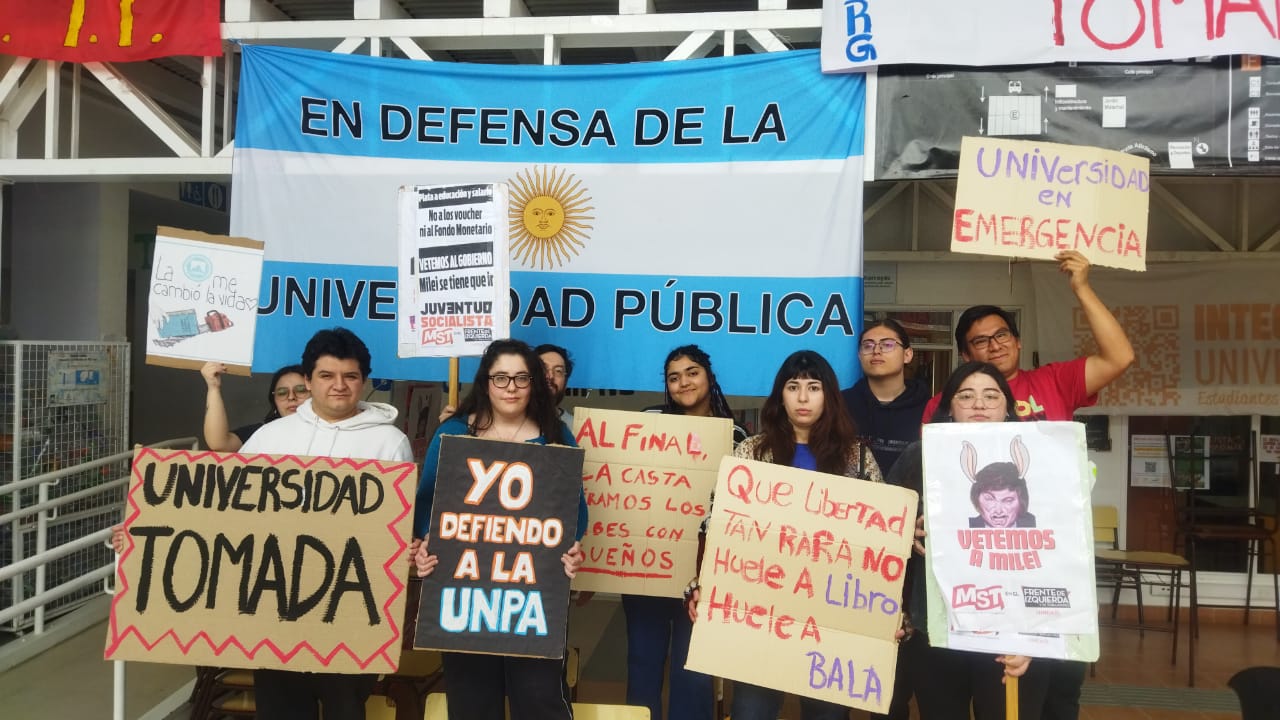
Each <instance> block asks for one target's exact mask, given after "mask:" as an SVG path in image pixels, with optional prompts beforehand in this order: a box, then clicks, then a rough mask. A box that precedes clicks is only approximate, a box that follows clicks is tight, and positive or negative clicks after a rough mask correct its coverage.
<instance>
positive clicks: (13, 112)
mask: <svg viewBox="0 0 1280 720" xmlns="http://www.w3.org/2000/svg"><path fill="white" fill-rule="evenodd" d="M44 89H45V79H44V75H42V74H41V73H40V72H38V71H36V72H32V73H31V74H29V75H27V79H26V80H23V81H22V83H21V84H20V85H19V86H18V91H17V92H15V93H13V94H12V95H13V96H12V97H10V98H9V99H8V102H6V103H5V104H4V105H2V106H0V120H4V121H5V122H7V123H9V128H10V129H11V130H13V131H14V132H17V130H18V128H20V127H22V123H23V122H24V121H25V120H26V119H27V115H29V114H30V113H31V109H32V108H34V107H35V106H36V103H37V102H39V101H40V98H42V97H44Z"/></svg>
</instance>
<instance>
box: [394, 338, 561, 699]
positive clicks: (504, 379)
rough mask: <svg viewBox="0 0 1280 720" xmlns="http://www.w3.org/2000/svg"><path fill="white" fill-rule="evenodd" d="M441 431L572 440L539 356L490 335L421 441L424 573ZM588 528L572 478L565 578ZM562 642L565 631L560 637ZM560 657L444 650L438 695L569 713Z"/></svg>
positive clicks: (432, 562) (419, 563) (420, 557)
mask: <svg viewBox="0 0 1280 720" xmlns="http://www.w3.org/2000/svg"><path fill="white" fill-rule="evenodd" d="M445 435H470V436H472V437H480V438H488V439H490V440H501V441H504V442H526V443H535V444H538V445H550V444H557V445H570V446H576V445H577V443H576V442H574V439H573V433H572V432H570V430H569V427H568V426H567V425H565V424H564V423H563V422H561V421H560V419H559V418H558V417H557V416H556V408H555V405H554V403H553V402H552V394H551V385H550V383H549V382H548V381H547V372H546V369H545V368H544V366H543V363H542V360H541V359H540V358H539V357H538V354H537V353H536V352H534V349H533V348H531V347H529V345H528V344H527V343H524V342H521V341H519V340H495V341H494V342H492V343H490V345H489V347H488V348H486V349H485V351H484V355H482V356H481V358H480V366H479V367H478V368H477V369H476V376H475V379H474V381H473V382H472V384H471V389H470V391H469V392H468V393H467V396H466V397H465V398H463V400H462V402H461V403H459V404H458V411H457V412H456V413H454V415H453V416H452V417H450V418H449V419H447V420H445V421H444V422H443V423H442V424H441V425H440V427H439V428H437V429H436V433H435V435H434V436H433V437H432V438H431V444H430V445H429V446H428V447H427V454H426V457H425V459H424V460H423V465H422V476H421V478H420V479H419V481H418V495H417V501H416V502H415V503H414V512H413V535H414V537H415V538H419V539H418V540H414V547H413V550H412V558H413V562H414V565H415V567H416V569H417V573H418V576H419V577H426V576H427V575H430V574H431V573H432V572H433V571H434V569H435V566H436V563H437V557H436V556H435V555H432V554H430V552H429V551H428V549H427V547H428V545H429V539H430V538H429V536H430V532H431V504H432V501H433V499H434V496H435V488H436V470H437V466H438V465H439V463H440V438H442V437H443V436H445ZM586 529H587V500H586V495H585V494H584V493H583V492H582V486H581V484H578V530H577V534H576V535H575V536H574V540H575V542H574V544H573V546H572V547H571V548H570V549H569V551H568V552H566V553H564V555H562V556H561V558H560V560H561V562H562V563H564V572H565V575H567V576H569V577H570V578H572V577H573V576H574V575H575V574H576V573H577V570H578V567H579V566H581V565H582V559H583V553H582V543H581V540H582V536H583V534H584V533H585V532H586ZM565 641H566V644H567V642H568V638H567V637H566V638H565ZM564 657H568V653H565V654H564V656H563V657H562V658H561V659H550V658H533V657H520V656H515V655H482V654H473V653H457V652H447V653H443V658H444V679H445V695H446V698H447V700H448V706H449V717H450V718H466V719H467V720H502V718H504V717H505V709H504V707H505V705H506V701H507V700H510V705H511V717H512V718H513V720H533V719H535V718H536V719H538V720H571V718H572V717H573V713H572V710H571V709H570V699H569V686H568V684H567V683H566V680H565V664H564V663H565V661H564V659H563V658H564Z"/></svg>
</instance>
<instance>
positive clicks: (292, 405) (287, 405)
mask: <svg viewBox="0 0 1280 720" xmlns="http://www.w3.org/2000/svg"><path fill="white" fill-rule="evenodd" d="M226 372H227V366H226V365H224V364H222V363H220V362H213V361H210V362H207V363H205V364H204V366H203V367H201V368H200V374H201V375H202V376H203V377H204V382H205V385H206V386H207V388H208V390H207V392H206V393H205V406H204V444H205V445H206V446H207V447H208V448H209V449H210V450H213V451H214V452H235V451H237V450H239V449H240V447H241V446H243V445H244V444H245V442H246V441H247V440H248V439H249V437H250V436H251V435H253V434H254V433H255V432H257V430H258V428H260V427H262V426H263V425H265V424H267V423H269V422H271V421H272V420H278V419H280V418H282V417H288V416H290V415H292V414H294V413H295V412H297V411H298V406H299V405H301V404H302V402H303V401H304V400H306V399H307V398H309V397H311V391H310V390H308V389H307V382H306V379H305V378H303V377H302V366H301V365H285V366H284V367H282V368H280V369H279V370H276V372H275V374H274V375H272V376H271V385H270V386H269V387H270V388H271V389H270V390H268V391H267V406H268V410H267V415H266V417H264V418H263V419H262V422H260V423H251V424H249V425H245V426H243V427H238V428H236V429H234V430H230V429H228V425H229V423H228V422H227V406H226V404H224V403H223V401H222V376H223V375H224V374H226Z"/></svg>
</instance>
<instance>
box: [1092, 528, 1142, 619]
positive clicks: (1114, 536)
mask: <svg viewBox="0 0 1280 720" xmlns="http://www.w3.org/2000/svg"><path fill="white" fill-rule="evenodd" d="M1093 542H1094V545H1095V548H1094V551H1095V556H1094V572H1095V573H1096V575H1097V578H1098V585H1100V586H1110V587H1111V588H1112V595H1111V619H1112V620H1115V619H1116V613H1117V610H1118V609H1119V607H1120V591H1121V590H1126V589H1128V590H1133V591H1134V592H1135V594H1136V595H1137V598H1138V624H1139V625H1142V624H1143V623H1144V621H1145V618H1144V617H1143V609H1142V574H1141V573H1140V572H1138V571H1137V570H1136V569H1134V568H1132V567H1128V566H1126V565H1125V564H1124V563H1123V562H1118V561H1117V559H1118V558H1120V556H1118V555H1116V554H1115V553H1117V552H1119V551H1120V513H1119V511H1117V510H1116V508H1115V506H1114V505H1094V506H1093ZM1096 546H1103V547H1102V548H1099V547H1096ZM1099 549H1102V550H1105V551H1106V556H1105V557H1104V556H1103V554H1100V553H1098V552H1097V551H1098V550H1099ZM1139 632H1140V633H1141V631H1139Z"/></svg>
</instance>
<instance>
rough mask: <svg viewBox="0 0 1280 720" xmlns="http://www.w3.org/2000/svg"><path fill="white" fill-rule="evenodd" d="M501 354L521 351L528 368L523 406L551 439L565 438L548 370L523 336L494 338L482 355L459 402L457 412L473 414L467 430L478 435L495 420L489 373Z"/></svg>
mask: <svg viewBox="0 0 1280 720" xmlns="http://www.w3.org/2000/svg"><path fill="white" fill-rule="evenodd" d="M500 355H518V356H519V357H520V358H522V359H523V360H524V364H525V367H527V368H529V405H528V406H527V407H526V408H525V410H524V415H525V417H527V418H529V419H530V420H532V421H534V422H535V423H537V425H538V433H539V434H540V435H542V437H544V438H546V441H547V442H549V443H556V442H561V443H562V442H564V441H565V438H563V437H561V431H560V428H561V423H560V418H559V417H558V416H557V415H556V408H555V405H554V404H553V403H552V401H551V386H550V385H548V384H547V373H546V370H545V369H544V368H543V366H542V359H541V358H539V357H538V354H537V353H535V352H534V351H533V348H531V347H529V344H528V343H526V342H524V341H521V340H494V341H493V342H492V343H489V347H487V348H485V350H484V355H482V356H480V367H478V368H476V376H475V379H474V380H472V381H471V390H470V391H469V392H468V393H467V396H466V397H465V398H463V399H462V402H460V403H458V410H457V412H455V413H454V415H455V416H457V417H461V418H466V417H471V416H473V415H474V417H475V419H474V420H471V421H470V423H469V424H468V426H467V430H468V431H469V432H470V433H471V434H472V435H475V434H477V433H479V432H480V431H481V430H485V429H487V428H488V427H489V426H490V425H492V424H493V405H491V404H490V403H489V373H490V372H491V371H492V370H493V364H494V363H495V362H497V360H498V357H499V356H500Z"/></svg>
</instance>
